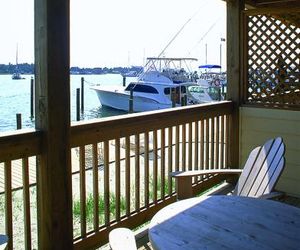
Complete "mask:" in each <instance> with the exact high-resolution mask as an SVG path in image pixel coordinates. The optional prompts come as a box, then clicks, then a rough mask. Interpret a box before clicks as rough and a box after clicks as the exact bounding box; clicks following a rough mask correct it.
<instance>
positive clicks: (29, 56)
mask: <svg viewBox="0 0 300 250" xmlns="http://www.w3.org/2000/svg"><path fill="white" fill-rule="evenodd" d="M33 2H34V0H0V30H1V40H0V45H1V46H0V63H5V64H7V63H13V64H15V63H16V48H17V47H18V62H19V63H25V62H27V63H33V62H34V52H33V51H34V42H33V41H34V30H33V29H34V20H33V13H34V10H33V8H34V7H33ZM70 5H71V10H70V18H71V20H70V25H71V26H70V32H71V33H70V35H71V41H70V43H71V44H70V49H71V51H70V52H71V58H70V60H71V61H70V63H71V66H79V67H117V66H123V67H124V66H125V67H129V66H132V65H135V66H138V65H143V64H144V62H145V58H146V57H152V56H158V55H159V54H160V53H161V52H162V51H163V49H164V48H165V47H166V45H167V44H168V43H169V42H170V41H171V40H172V39H173V38H174V37H175V35H176V34H177V33H178V32H179V31H180V30H181V28H183V29H182V31H181V32H180V33H179V34H178V36H177V37H176V38H175V39H174V41H173V42H172V43H171V44H170V46H168V48H167V49H166V50H165V52H164V53H163V56H166V57H195V58H197V59H198V62H197V64H198V65H200V64H205V63H206V62H207V63H209V64H220V44H221V43H222V46H221V55H222V56H221V58H222V66H223V67H225V58H226V54H225V53H226V48H225V47H226V42H221V38H225V34H226V6H225V3H224V2H223V1H221V0H184V1H183V0H151V1H149V0H70ZM206 48H207V49H206ZM206 51H207V52H206Z"/></svg>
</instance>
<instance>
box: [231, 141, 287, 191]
mask: <svg viewBox="0 0 300 250" xmlns="http://www.w3.org/2000/svg"><path fill="white" fill-rule="evenodd" d="M284 153H285V145H284V143H283V140H282V138H280V137H278V138H276V139H271V140H269V141H267V142H266V143H265V144H264V145H263V146H261V147H257V148H255V149H253V150H252V152H251V153H250V155H249V158H248V160H247V162H246V164H245V166H244V169H243V172H242V174H241V176H240V178H239V180H238V183H237V185H236V187H235V190H234V192H233V194H234V195H240V196H249V197H259V196H261V195H264V194H268V193H270V192H271V191H272V190H273V188H274V186H275V185H276V183H277V181H278V179H279V176H280V175H281V173H282V171H283V168H284V165H285V159H284Z"/></svg>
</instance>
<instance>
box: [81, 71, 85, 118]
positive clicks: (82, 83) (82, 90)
mask: <svg viewBox="0 0 300 250" xmlns="http://www.w3.org/2000/svg"><path fill="white" fill-rule="evenodd" d="M83 112H84V77H81V113H83Z"/></svg>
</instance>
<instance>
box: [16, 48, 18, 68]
mask: <svg viewBox="0 0 300 250" xmlns="http://www.w3.org/2000/svg"><path fill="white" fill-rule="evenodd" d="M17 65H18V44H17V49H16V66H17Z"/></svg>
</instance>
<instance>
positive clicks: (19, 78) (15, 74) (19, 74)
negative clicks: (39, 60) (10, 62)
mask: <svg viewBox="0 0 300 250" xmlns="http://www.w3.org/2000/svg"><path fill="white" fill-rule="evenodd" d="M11 79H13V80H22V79H25V77H22V75H21V73H20V72H19V67H18V46H17V51H16V71H15V73H13V75H12V76H11Z"/></svg>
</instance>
